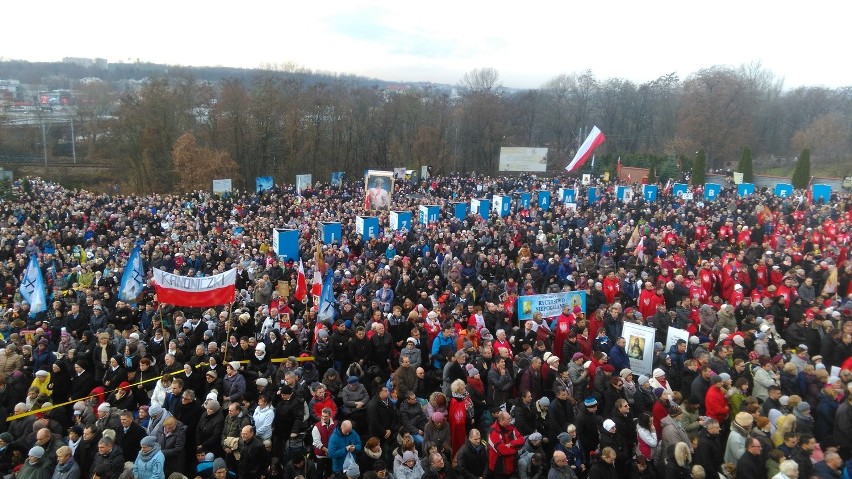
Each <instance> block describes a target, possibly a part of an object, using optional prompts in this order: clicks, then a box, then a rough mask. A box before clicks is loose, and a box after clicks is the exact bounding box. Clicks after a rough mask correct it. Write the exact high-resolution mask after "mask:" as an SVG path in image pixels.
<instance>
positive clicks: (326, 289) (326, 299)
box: [317, 269, 337, 324]
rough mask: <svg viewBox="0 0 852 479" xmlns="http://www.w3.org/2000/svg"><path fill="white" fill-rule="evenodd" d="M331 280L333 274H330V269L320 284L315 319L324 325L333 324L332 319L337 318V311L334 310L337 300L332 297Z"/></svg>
mask: <svg viewBox="0 0 852 479" xmlns="http://www.w3.org/2000/svg"><path fill="white" fill-rule="evenodd" d="M332 278H333V273H332V272H331V269H329V270H328V272H327V273H326V274H325V279H324V280H323V282H322V293H321V294H320V302H319V308H318V311H317V319H318V320H319V321H321V322H323V323H326V324H331V323H333V322H334V318H335V317H336V316H337V310H336V309H335V308H334V305H335V304H336V303H337V300H336V299H335V297H334V287H333V285H332Z"/></svg>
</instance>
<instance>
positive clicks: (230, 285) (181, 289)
mask: <svg viewBox="0 0 852 479" xmlns="http://www.w3.org/2000/svg"><path fill="white" fill-rule="evenodd" d="M236 279H237V270H236V268H235V269H230V270H228V271H225V272H224V273H219V274H216V275H212V276H203V277H200V278H196V277H190V276H179V275H176V274H171V273H168V272H166V271H163V270H161V269H157V268H154V288H155V289H156V291H157V301H158V302H160V303H164V304H173V305H175V306H184V307H191V308H206V307H210V306H220V305H223V304H230V303H233V302H234V296H235V288H234V283H235V281H236Z"/></svg>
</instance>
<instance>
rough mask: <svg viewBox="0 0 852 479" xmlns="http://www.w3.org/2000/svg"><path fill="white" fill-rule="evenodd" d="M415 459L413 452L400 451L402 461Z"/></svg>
mask: <svg viewBox="0 0 852 479" xmlns="http://www.w3.org/2000/svg"><path fill="white" fill-rule="evenodd" d="M416 460H417V456H415V455H414V453H413V452H411V451H405V452H404V453H402V462H408V461H416Z"/></svg>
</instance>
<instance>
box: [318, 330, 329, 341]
mask: <svg viewBox="0 0 852 479" xmlns="http://www.w3.org/2000/svg"><path fill="white" fill-rule="evenodd" d="M317 336H319V337H320V338H322V339H328V331H326V330H325V329H320V330H319V332H318V333H317Z"/></svg>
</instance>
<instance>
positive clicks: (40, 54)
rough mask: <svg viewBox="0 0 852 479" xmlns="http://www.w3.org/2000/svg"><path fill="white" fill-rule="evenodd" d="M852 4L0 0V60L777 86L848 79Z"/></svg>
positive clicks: (452, 80)
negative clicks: (735, 71)
mask: <svg viewBox="0 0 852 479" xmlns="http://www.w3.org/2000/svg"><path fill="white" fill-rule="evenodd" d="M850 13H852V2H848V1H836V2H815V3H802V2H795V3H794V2H792V1H787V0H782V1H775V2H768V1H742V0H739V1H729V0H722V1H717V2H710V3H707V2H705V3H698V2H688V1H683V0H679V1H669V0H665V1H656V0H652V1H648V2H636V1H610V2H590V1H587V2H575V1H558V2H557V1H552V2H540V1H522V2H517V1H515V2H503V1H496V2H495V1H489V2H485V1H472V0H456V1H445V0H432V1H429V2H409V1H390V0H370V1H337V0H325V1H311V2H304V1H301V2H300V1H281V0H279V1H274V0H264V1H251V0H249V1H242V2H234V1H229V2H224V1H221V0H208V1H203V2H202V1H197V0H171V1H163V0H149V1H147V2H116V1H114V0H110V1H106V0H85V1H83V2H76V3H68V2H64V1H63V2H60V1H58V0H43V1H40V2H38V3H36V4H31V3H28V2H20V1H17V2H9V3H8V4H6V5H3V18H4V20H3V26H2V27H0V45H2V48H0V57H2V58H3V59H23V60H30V61H58V60H61V59H62V58H63V57H69V56H70V57H92V58H93V57H101V58H106V59H107V60H109V61H110V62H111V63H118V62H122V61H123V62H134V61H136V60H140V61H148V62H154V63H167V64H180V65H196V66H203V65H223V66H234V67H247V68H255V67H258V66H260V65H261V64H264V63H267V64H268V63H276V64H284V63H288V62H293V63H295V64H297V65H300V66H303V67H306V68H310V69H313V70H322V71H330V72H341V73H351V74H357V75H363V76H368V77H374V78H379V79H382V80H388V81H431V82H436V83H448V84H456V83H458V81H459V79H460V78H461V77H462V75H463V74H464V73H465V72H467V71H470V70H472V69H474V68H483V67H493V68H495V69H497V71H498V72H499V73H500V78H501V81H502V84H503V85H504V86H507V87H516V88H536V87H539V86H541V85H542V84H543V83H544V82H546V81H547V80H549V79H550V78H553V77H554V76H556V75H559V74H562V73H573V72H581V71H584V70H587V69H588V70H591V71H592V72H593V73H594V75H595V77H597V78H598V79H604V78H610V77H621V78H627V79H629V80H632V81H635V82H638V83H641V82H645V81H649V80H653V79H655V78H657V77H659V76H661V75H664V74H667V73H670V72H676V73H677V74H678V75H680V76H681V78H686V77H687V76H688V75H690V74H691V73H694V72H696V71H698V70H700V69H702V68H706V67H710V66H713V65H731V66H738V65H741V64H744V63H753V62H760V63H761V64H762V66H763V67H764V68H765V69H768V70H770V71H772V72H773V73H775V74H776V75H777V76H778V77H781V78H783V79H784V86H785V88H793V87H797V86H802V85H810V86H817V85H823V86H828V87H838V86H846V85H852V62H850V61H849V52H848V47H849V44H850V37H849V34H848V20H849V18H850Z"/></svg>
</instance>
